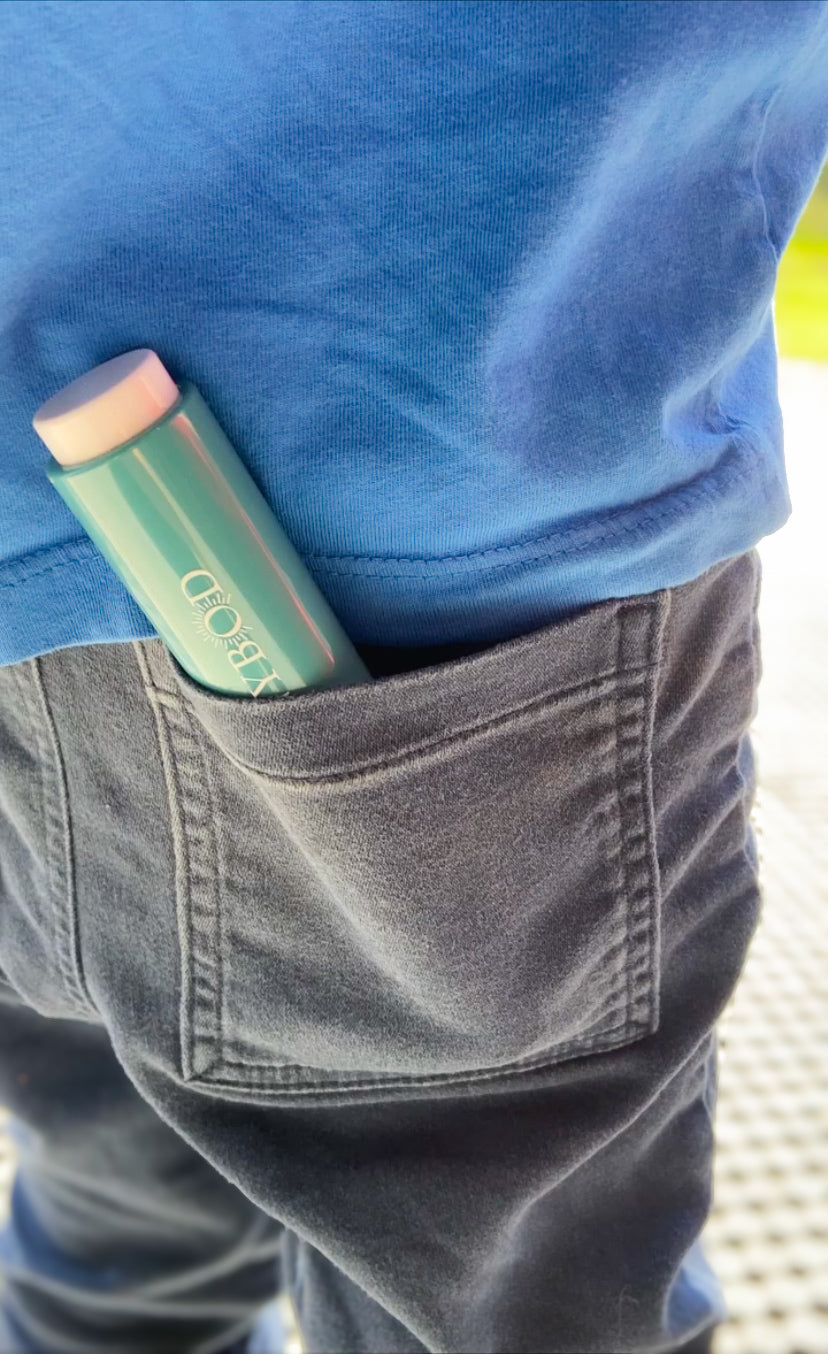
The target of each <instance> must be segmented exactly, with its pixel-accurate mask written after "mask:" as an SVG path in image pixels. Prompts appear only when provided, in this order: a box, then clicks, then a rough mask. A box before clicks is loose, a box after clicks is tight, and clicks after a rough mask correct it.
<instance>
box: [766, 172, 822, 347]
mask: <svg viewBox="0 0 828 1354" xmlns="http://www.w3.org/2000/svg"><path fill="white" fill-rule="evenodd" d="M774 314H775V317H776V341H777V346H778V348H779V352H780V354H781V355H782V356H783V357H804V358H808V359H809V360H810V361H812V362H828V168H827V169H826V170H825V172H824V173H823V174H822V177H821V178H820V180H819V182H818V183H817V185H816V188H815V189H814V191H813V193H812V194H811V199H810V201H809V203H808V205H807V207H806V208H805V211H804V212H803V214H802V216H801V217H800V219H799V224H798V225H797V228H796V230H795V231H794V234H793V238H792V239H791V241H790V244H789V245H788V248H787V249H786V250H785V253H784V254H783V256H782V260H781V262H780V264H779V274H778V276H777V281H776V295H775V298H774Z"/></svg>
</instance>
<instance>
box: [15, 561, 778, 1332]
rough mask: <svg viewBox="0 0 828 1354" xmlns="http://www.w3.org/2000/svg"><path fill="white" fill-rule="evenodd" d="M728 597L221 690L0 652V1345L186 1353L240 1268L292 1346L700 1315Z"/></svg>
mask: <svg viewBox="0 0 828 1354" xmlns="http://www.w3.org/2000/svg"><path fill="white" fill-rule="evenodd" d="M759 584H760V562H759V556H758V554H757V553H756V551H750V552H748V553H747V554H744V555H741V556H738V557H736V558H734V559H731V560H729V561H726V562H724V563H722V564H719V565H717V566H715V567H714V568H713V569H711V570H709V571H708V572H707V573H705V574H704V575H703V576H702V577H700V578H698V579H696V580H695V581H693V582H691V583H688V584H686V585H684V586H682V587H677V588H671V589H666V590H664V591H660V592H656V593H652V594H648V595H646V596H640V597H632V598H628V599H624V600H620V601H610V602H605V603H600V604H597V605H594V606H590V607H587V608H585V609H584V610H582V611H580V612H579V613H578V614H576V615H574V616H573V617H571V618H568V619H566V620H562V621H556V622H555V623H553V624H550V625H548V626H546V627H544V628H542V629H540V630H537V631H534V632H532V633H531V634H528V635H524V636H522V637H520V638H516V639H511V640H508V641H505V642H503V643H499V644H496V645H493V646H488V647H485V648H484V649H483V650H482V651H480V652H475V653H468V654H465V655H461V656H456V655H455V656H452V657H450V658H448V659H447V660H446V661H443V662H437V663H436V664H435V663H434V655H433V654H425V653H421V657H422V659H423V662H422V663H421V664H420V665H419V666H417V665H416V655H415V663H414V670H412V671H404V672H399V673H397V674H396V675H390V676H386V677H383V678H381V679H379V680H377V681H375V682H374V683H371V684H365V685H362V686H358V687H352V688H347V689H338V690H330V691H316V692H308V691H306V692H301V693H297V694H294V695H291V696H281V697H274V698H263V699H261V700H258V701H253V700H250V699H246V698H244V697H239V698H234V697H223V696H219V695H216V694H215V693H212V692H210V691H207V690H205V689H203V688H200V687H198V686H197V685H196V684H195V683H194V682H193V681H192V680H191V679H190V678H189V677H188V676H187V675H186V674H185V673H184V672H183V671H182V670H181V669H180V668H179V667H178V665H177V664H176V662H175V660H174V659H173V658H172V656H171V655H170V654H169V652H168V651H167V650H166V648H165V647H164V645H163V644H162V643H161V641H160V640H150V641H145V642H141V643H135V644H113V645H96V646H90V647H84V648H73V649H66V650H61V651H57V652H54V653H50V654H48V655H46V656H44V657H41V658H38V659H35V660H32V661H29V662H24V663H20V664H18V665H16V666H14V667H6V668H2V669H0V865H2V893H0V968H2V971H3V974H4V975H5V980H4V982H3V984H2V986H0V999H1V1000H2V1021H1V1023H0V1103H2V1104H5V1105H7V1106H8V1107H9V1108H10V1109H11V1110H12V1113H13V1115H14V1117H15V1132H16V1136H17V1139H18V1144H19V1150H20V1170H19V1173H18V1178H17V1181H16V1185H15V1190H14V1196H13V1207H12V1215H11V1222H10V1225H9V1227H8V1228H7V1230H6V1232H5V1234H4V1236H3V1238H2V1245H1V1246H0V1263H2V1266H3V1268H4V1269H5V1272H6V1292H5V1303H4V1316H3V1318H2V1319H3V1321H4V1322H5V1331H4V1339H5V1343H4V1342H3V1341H2V1340H0V1348H1V1349H2V1351H3V1354H7V1352H8V1351H9V1350H10V1349H15V1350H17V1349H20V1350H42V1351H45V1352H46V1354H92V1351H95V1350H107V1351H114V1350H117V1351H118V1352H119V1354H139V1351H140V1352H141V1354H143V1352H145V1351H152V1352H153V1354H157V1352H158V1351H170V1352H171V1354H172V1351H175V1352H176V1354H178V1352H179V1351H188V1352H192V1354H196V1352H198V1354H209V1352H211V1351H218V1350H221V1349H226V1348H227V1347H228V1346H229V1345H230V1344H231V1343H232V1342H233V1341H234V1340H239V1339H241V1337H243V1336H244V1333H245V1332H246V1331H248V1330H249V1329H250V1328H251V1326H252V1325H253V1323H254V1320H255V1318H256V1314H257V1311H258V1310H259V1309H260V1307H261V1305H262V1304H263V1303H265V1302H266V1301H267V1300H268V1298H269V1297H270V1296H271V1295H272V1293H273V1292H274V1290H275V1287H276V1286H277V1284H281V1285H283V1286H284V1287H285V1288H286V1289H287V1290H288V1291H289V1292H290V1293H291V1295H292V1297H293V1300H294V1303H295V1306H296V1309H297V1313H298V1318H299V1322H300V1326H301V1330H302V1335H303V1339H304V1343H305V1347H306V1349H307V1350H308V1351H309V1352H310V1351H326V1352H328V1354H330V1352H332V1351H346V1352H347V1354H357V1352H358V1351H381V1352H383V1354H386V1352H391V1351H393V1352H397V1351H399V1352H400V1354H402V1352H403V1351H419V1350H423V1349H426V1350H435V1351H508V1354H513V1352H514V1354H517V1352H518V1351H550V1352H551V1354H567V1352H568V1351H572V1352H575V1351H577V1352H578V1354H586V1352H587V1351H592V1352H593V1354H622V1352H623V1351H637V1352H638V1354H644V1351H647V1352H648V1354H655V1351H666V1350H673V1349H675V1348H677V1347H678V1346H679V1345H681V1344H682V1343H683V1342H684V1341H687V1340H689V1339H690V1338H691V1337H693V1336H694V1335H696V1333H697V1332H700V1331H702V1330H703V1329H704V1328H706V1327H711V1326H712V1325H713V1324H714V1323H715V1322H716V1321H718V1320H721V1319H722V1318H723V1317H724V1316H725V1315H726V1313H725V1310H724V1307H723V1305H722V1299H721V1293H720V1290H719V1288H718V1285H717V1282H716V1279H715V1277H714V1276H713V1274H712V1272H711V1271H710V1269H709V1267H708V1265H707V1263H706V1261H705V1258H704V1255H703V1254H702V1252H701V1249H700V1247H699V1245H698V1244H697V1239H698V1236H699V1233H700V1231H701V1229H702V1227H703V1224H704V1221H705V1218H706V1215H707V1212H708V1209H709V1205H710V1192H711V1171H712V1153H713V1115H714V1104H715V1081H716V1076H715V1073H716V1042H715V1022H716V1020H717V1017H718V1016H719V1013H720V1012H721V1011H722V1008H723V1007H724V1005H725V1003H726V1002H727V1001H728V999H729V997H730V995H731V993H732V992H733V989H734V986H735V985H736V982H737V980H738V978H739V974H740V972H741V970H742V967H743V964H744V960H745V955H746V951H747V948H748V945H749V942H750V939H751V936H752V934H753V931H754V928H755V926H756V923H757V916H758V910H759V905H760V898H759V890H758V885H757V871H758V862H757V852H756V845H755V839H754V835H753V830H752V827H751V825H750V821H749V814H750V810H751V806H752V801H753V794H754V788H755V778H754V763H753V755H752V749H751V743H750V738H749V728H750V724H751V721H752V718H753V716H754V714H755V711H756V696H757V687H758V682H759V674H760V657H759V637H758V623H757V602H758V593H759ZM468 647H469V649H473V648H475V647H477V648H478V649H479V648H480V646H468ZM363 653H364V654H366V655H367V654H368V651H367V650H363ZM387 657H388V655H386V658H387ZM371 659H372V660H373V661H374V662H375V663H376V664H377V669H376V670H380V671H381V670H383V669H382V663H381V661H380V660H379V659H378V657H377V652H376V651H373V652H372V654H371ZM429 664H431V665H429ZM369 665H370V662H369ZM392 666H393V665H392ZM398 666H400V664H398ZM274 1354H275V1352H274Z"/></svg>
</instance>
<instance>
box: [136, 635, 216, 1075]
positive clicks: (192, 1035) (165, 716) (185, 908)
mask: <svg viewBox="0 0 828 1354" xmlns="http://www.w3.org/2000/svg"><path fill="white" fill-rule="evenodd" d="M133 650H134V652H135V655H136V659H137V662H138V666H139V668H140V670H141V674H142V678H143V685H144V691H145V693H146V695H147V698H148V700H149V702H150V705H151V706H152V709H153V714H154V717H155V724H156V731H157V737H158V743H159V748H160V752H161V761H162V766H163V771H164V779H165V783H166V787H167V802H168V810H169V821H170V828H171V833H172V838H173V850H174V853H175V868H176V879H175V894H176V909H177V915H178V928H177V929H178V943H179V974H180V981H181V1000H180V1005H179V1031H180V1034H179V1037H180V1041H181V1068H182V1075H183V1077H184V1079H185V1080H190V1079H191V1078H193V1077H194V1076H196V1075H198V1074H201V1075H203V1074H204V1073H205V1072H206V1071H209V1069H210V1067H211V1066H213V1065H214V1063H215V1060H216V1057H217V1049H218V1048H220V1046H217V1045H216V1042H215V1035H213V1038H212V1041H211V1037H210V1033H209V1029H210V1027H211V1026H214V1025H215V1023H216V1010H217V1009H218V1011H219V1013H220V1011H221V1009H222V1007H221V997H220V990H221V984H220V981H219V988H218V991H219V1003H218V1008H217V1007H216V1002H215V999H214V1000H213V1002H212V1005H211V1003H210V1000H209V995H208V998H207V1017H208V1018H207V1022H206V1025H205V1024H202V1022H201V1020H200V1018H199V1005H200V1004H203V1003H204V987H205V983H206V985H207V986H208V988H209V986H210V984H211V979H212V975H211V973H210V971H209V970H210V968H211V966H212V967H213V968H214V966H215V955H212V956H211V955H210V954H209V947H208V958H207V964H206V965H205V963H204V957H203V951H204V945H203V943H202V944H201V945H199V943H198V939H199V937H198V934H197V932H198V928H197V926H196V917H195V909H194V907H193V900H192V891H193V886H194V882H195V881H196V880H197V872H196V871H194V869H193V868H192V842H191V838H190V828H191V822H192V821H193V820H192V815H190V819H189V821H188V814H187V804H186V796H185V794H184V791H183V788H182V777H183V776H186V775H187V765H186V764H187V754H186V751H185V752H183V755H180V756H178V757H176V751H175V748H176V737H175V735H176V732H177V730H176V728H175V722H176V718H177V719H178V722H179V727H180V729H181V737H180V739H179V742H181V743H182V744H183V743H184V742H185V740H186V739H187V738H188V735H189V734H190V730H189V728H188V727H187V724H186V715H182V712H181V711H180V710H179V708H178V702H176V701H174V700H171V699H170V696H169V693H168V692H167V691H166V690H164V689H162V688H159V687H158V686H157V685H156V683H155V680H154V675H153V672H152V669H151V660H152V658H153V657H154V655H153V651H152V650H149V649H148V648H147V647H145V646H144V645H142V644H140V643H138V642H133ZM190 741H192V739H190ZM202 757H203V754H202ZM210 835H211V836H212V834H210ZM208 877H209V875H208ZM214 877H215V872H214ZM207 938H208V939H209V932H208V933H207ZM205 969H206V970H207V971H206V972H205ZM213 986H214V988H215V984H214V983H213ZM211 1016H212V1019H210V1017H211ZM211 1043H212V1047H211V1046H210V1045H211ZM205 1046H206V1048H207V1049H209V1052H208V1056H207V1058H206V1062H205V1064H204V1065H203V1066H201V1065H199V1063H200V1056H199V1055H202V1056H203V1051H204V1049H205Z"/></svg>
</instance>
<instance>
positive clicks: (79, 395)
mask: <svg viewBox="0 0 828 1354" xmlns="http://www.w3.org/2000/svg"><path fill="white" fill-rule="evenodd" d="M179 394H180V391H179V389H178V386H177V385H176V384H175V381H174V380H173V379H172V377H171V376H170V373H169V372H168V371H167V369H166V367H165V366H164V364H163V363H162V361H161V359H160V357H159V356H158V354H157V353H154V352H153V351H152V349H151V348H134V349H133V350H132V352H129V353H121V355H120V357H113V358H110V360H109V361H108V362H102V363H101V365H100V366H99V367H93V368H92V370H91V371H87V372H85V373H84V375H83V376H79V377H78V378H77V380H76V381H72V383H71V384H70V385H68V386H64V388H63V390H59V391H58V393H57V395H53V396H52V398H51V399H49V400H47V401H46V403H45V404H42V405H41V406H40V408H39V409H38V411H37V413H36V414H35V416H34V418H33V419H32V426H33V428H34V430H35V432H36V433H37V435H38V437H39V438H40V439H41V440H42V441H43V442H45V443H46V446H47V447H48V448H49V450H50V452H51V453H52V455H53V456H54V458H55V460H56V461H60V463H61V465H81V464H82V463H83V462H84V461H93V460H94V459H95V457H96V456H103V455H105V454H106V452H108V451H112V449H113V448H114V447H119V446H121V444H122V443H123V442H130V441H132V440H133V439H134V438H136V437H139V436H140V434H141V433H142V432H144V431H145V429H146V428H149V427H150V426H151V425H152V424H153V423H156V422H157V421H158V419H159V418H163V416H164V414H166V413H167V411H168V410H170V409H171V408H172V406H173V405H174V404H175V402H176V400H177V399H178V397H179Z"/></svg>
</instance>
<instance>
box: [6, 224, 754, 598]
mask: <svg viewBox="0 0 828 1354" xmlns="http://www.w3.org/2000/svg"><path fill="white" fill-rule="evenodd" d="M771 248H772V246H771ZM739 426H740V430H741V424H740V425H739ZM741 446H742V448H743V450H744V451H746V452H748V453H749V454H750V464H749V465H745V464H743V463H739V464H737V465H735V466H733V467H726V468H725V469H724V470H722V472H721V475H720V478H719V479H718V480H717V482H716V484H715V485H710V484H701V485H698V486H696V487H695V488H692V487H687V488H679V489H674V490H669V491H668V492H669V493H670V495H671V496H678V495H680V496H681V499H682V504H683V505H684V504H687V503H690V504H692V503H695V502H702V501H705V500H706V501H708V502H716V501H717V500H718V499H720V498H721V494H722V490H727V489H730V488H732V487H733V486H734V485H736V484H738V483H739V482H748V483H750V484H751V487H753V488H755V487H756V472H757V455H756V448H755V447H754V445H753V443H752V442H751V441H748V440H747V439H742V440H741ZM758 469H759V470H763V469H764V466H763V464H762V463H761V462H759V463H758ZM618 513H619V515H621V514H623V515H624V516H629V517H633V516H634V517H635V519H636V520H635V521H633V522H630V523H629V524H627V525H625V524H624V522H623V521H619V522H616V523H615V524H613V525H611V526H610V527H609V529H607V530H604V531H600V530H596V526H597V524H599V523H600V521H601V518H602V516H603V517H606V516H607V514H602V513H600V512H599V513H596V514H595V515H594V518H593V520H592V521H591V522H589V523H585V524H583V525H580V526H572V527H565V526H562V527H558V528H555V529H554V530H552V531H547V532H541V533H540V534H539V535H537V536H531V537H529V538H528V539H527V540H526V541H524V542H522V543H517V544H513V545H498V546H489V547H486V548H485V549H483V550H465V551H464V550H461V551H456V552H454V553H453V554H448V555H354V554H347V553H342V554H327V553H312V552H308V553H305V552H303V551H301V550H298V551H297V553H298V554H299V556H300V558H301V559H302V560H303V561H305V562H306V563H308V562H310V561H313V562H315V563H317V564H319V565H320V567H322V568H324V569H325V571H326V572H327V573H328V574H332V575H334V576H336V570H335V569H333V568H329V567H328V564H327V561H332V562H333V563H337V562H342V563H344V562H346V561H351V562H353V563H355V564H359V563H366V564H372V563H375V564H380V563H386V562H387V563H389V564H406V563H411V564H431V565H437V564H446V563H448V562H449V561H451V560H475V559H483V558H485V556H487V555H508V556H509V557H510V558H509V559H507V560H505V561H504V562H503V563H501V564H492V565H490V566H489V568H490V569H491V570H492V571H494V570H495V569H508V568H511V567H513V565H514V559H515V557H519V558H521V559H525V560H532V559H543V558H545V557H548V558H552V559H554V558H556V557H557V556H559V555H561V554H573V553H585V552H586V551H588V550H590V549H591V548H592V547H593V546H600V545H603V544H605V543H607V542H612V541H616V540H619V539H620V538H622V537H624V536H631V535H632V536H636V535H639V534H640V530H641V527H642V525H644V526H649V525H657V524H658V523H660V522H666V521H673V520H677V519H680V518H683V517H684V516H685V512H684V508H683V506H682V507H675V506H671V505H666V506H665V507H664V508H652V509H648V510H646V511H642V509H641V507H640V506H633V507H631V508H621V509H618ZM579 535H580V536H584V537H585V539H583V540H580V541H579V540H578V539H577V538H578V536H579ZM544 541H547V542H549V543H550V549H548V550H539V551H538V552H537V554H536V555H531V554H529V550H530V548H531V547H532V546H533V545H541V544H542V543H543V542H544ZM66 549H74V550H76V551H77V552H79V553H78V554H77V555H76V556H75V557H74V558H72V559H64V560H59V561H57V562H56V563H54V564H50V565H47V566H46V567H45V568H43V569H37V570H33V571H31V572H29V573H26V572H21V573H19V574H18V576H17V577H16V578H12V579H10V580H9V582H6V583H3V582H0V590H2V589H4V588H13V587H16V586H18V585H19V584H20V583H25V582H27V581H28V580H29V579H30V578H39V577H41V575H43V574H48V573H52V572H54V571H55V570H58V569H63V568H70V567H74V566H75V565H76V564H77V563H78V560H79V559H84V558H86V557H87V556H89V557H91V558H92V559H95V558H96V557H99V558H100V559H101V562H103V556H100V555H99V552H98V551H97V550H96V547H95V546H94V545H93V544H92V542H91V541H90V542H89V543H88V544H87V542H86V541H83V540H79V541H76V542H72V543H71V545H69V546H66V545H61V546H52V547H50V550H66ZM81 552H82V553H81ZM41 553H46V552H38V554H36V555H34V556H31V555H25V556H23V557H22V558H20V559H16V560H8V561H6V562H5V563H2V564H0V574H2V573H3V572H4V571H6V572H10V573H11V572H14V571H15V570H18V569H21V567H22V566H24V565H25V563H26V561H27V560H29V559H37V557H38V555H39V554H41ZM343 576H344V577H350V576H351V575H350V574H348V573H347V571H343ZM358 576H359V577H360V578H393V577H395V573H394V570H393V569H386V570H383V571H382V573H376V574H371V573H365V572H360V574H359V575H358ZM398 576H399V577H400V578H412V579H416V578H424V579H431V578H432V574H430V573H423V574H412V573H411V572H410V571H408V570H403V571H401V572H400V573H399V575H398Z"/></svg>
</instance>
